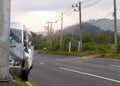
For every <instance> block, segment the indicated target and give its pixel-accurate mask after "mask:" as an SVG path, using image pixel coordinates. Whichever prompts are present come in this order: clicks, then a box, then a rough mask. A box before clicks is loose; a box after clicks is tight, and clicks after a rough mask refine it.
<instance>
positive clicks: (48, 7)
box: [11, 0, 120, 32]
mask: <svg viewBox="0 0 120 86" xmlns="http://www.w3.org/2000/svg"><path fill="white" fill-rule="evenodd" d="M79 1H80V0H11V3H12V4H11V10H12V11H11V21H12V22H22V23H24V24H25V25H26V26H27V27H28V28H29V29H30V30H32V31H34V32H40V31H45V29H44V26H45V25H46V24H45V22H46V21H55V20H56V16H58V15H59V12H63V11H65V10H66V9H67V8H69V7H70V6H71V5H72V4H75V3H78V2H79ZM82 1H84V2H83V3H82V8H83V9H82V21H87V20H90V19H100V18H104V17H106V16H108V18H111V16H112V13H113V0H100V1H98V2H97V3H96V4H95V5H93V6H91V7H89V8H86V9H84V8H85V7H87V6H89V5H91V4H93V3H94V2H96V1H97V0H82ZM116 1H117V8H118V9H120V0H116ZM69 11H70V9H69V10H68V11H66V12H67V13H68V14H66V15H64V27H67V26H69V25H73V24H75V23H78V22H79V17H78V12H73V13H72V14H71V15H69ZM71 11H72V10H71ZM119 15H120V12H119V10H118V17H120V16H119ZM53 28H54V29H55V30H58V29H60V22H58V23H57V24H54V25H53Z"/></svg>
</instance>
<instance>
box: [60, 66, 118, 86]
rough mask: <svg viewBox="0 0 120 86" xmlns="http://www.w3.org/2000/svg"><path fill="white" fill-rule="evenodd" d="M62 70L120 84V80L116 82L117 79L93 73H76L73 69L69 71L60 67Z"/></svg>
mask: <svg viewBox="0 0 120 86" xmlns="http://www.w3.org/2000/svg"><path fill="white" fill-rule="evenodd" d="M60 69H62V70H66V71H71V72H74V73H79V74H83V75H87V76H92V77H96V78H99V79H104V80H107V81H112V82H115V83H119V84H120V81H119V80H115V79H111V78H107V77H103V76H99V75H95V74H91V73H86V72H81V71H76V70H72V69H68V68H64V67H60Z"/></svg>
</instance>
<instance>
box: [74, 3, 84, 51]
mask: <svg viewBox="0 0 120 86" xmlns="http://www.w3.org/2000/svg"><path fill="white" fill-rule="evenodd" d="M72 7H73V8H74V7H77V8H78V10H76V9H74V11H79V23H80V45H79V46H78V52H82V15H81V2H79V4H76V5H72Z"/></svg>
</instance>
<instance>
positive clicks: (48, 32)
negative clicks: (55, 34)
mask: <svg viewBox="0 0 120 86" xmlns="http://www.w3.org/2000/svg"><path fill="white" fill-rule="evenodd" d="M44 28H45V30H47V44H48V43H49V39H50V26H49V24H48V25H47V26H45V27H44Z"/></svg>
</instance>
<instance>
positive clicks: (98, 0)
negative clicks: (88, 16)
mask: <svg viewBox="0 0 120 86" xmlns="http://www.w3.org/2000/svg"><path fill="white" fill-rule="evenodd" d="M100 1H101V0H97V1H95V2H94V3H92V4H90V5H88V6H86V7H83V8H82V9H85V8H89V7H92V6H93V5H95V4H97V3H98V2H100Z"/></svg>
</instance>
